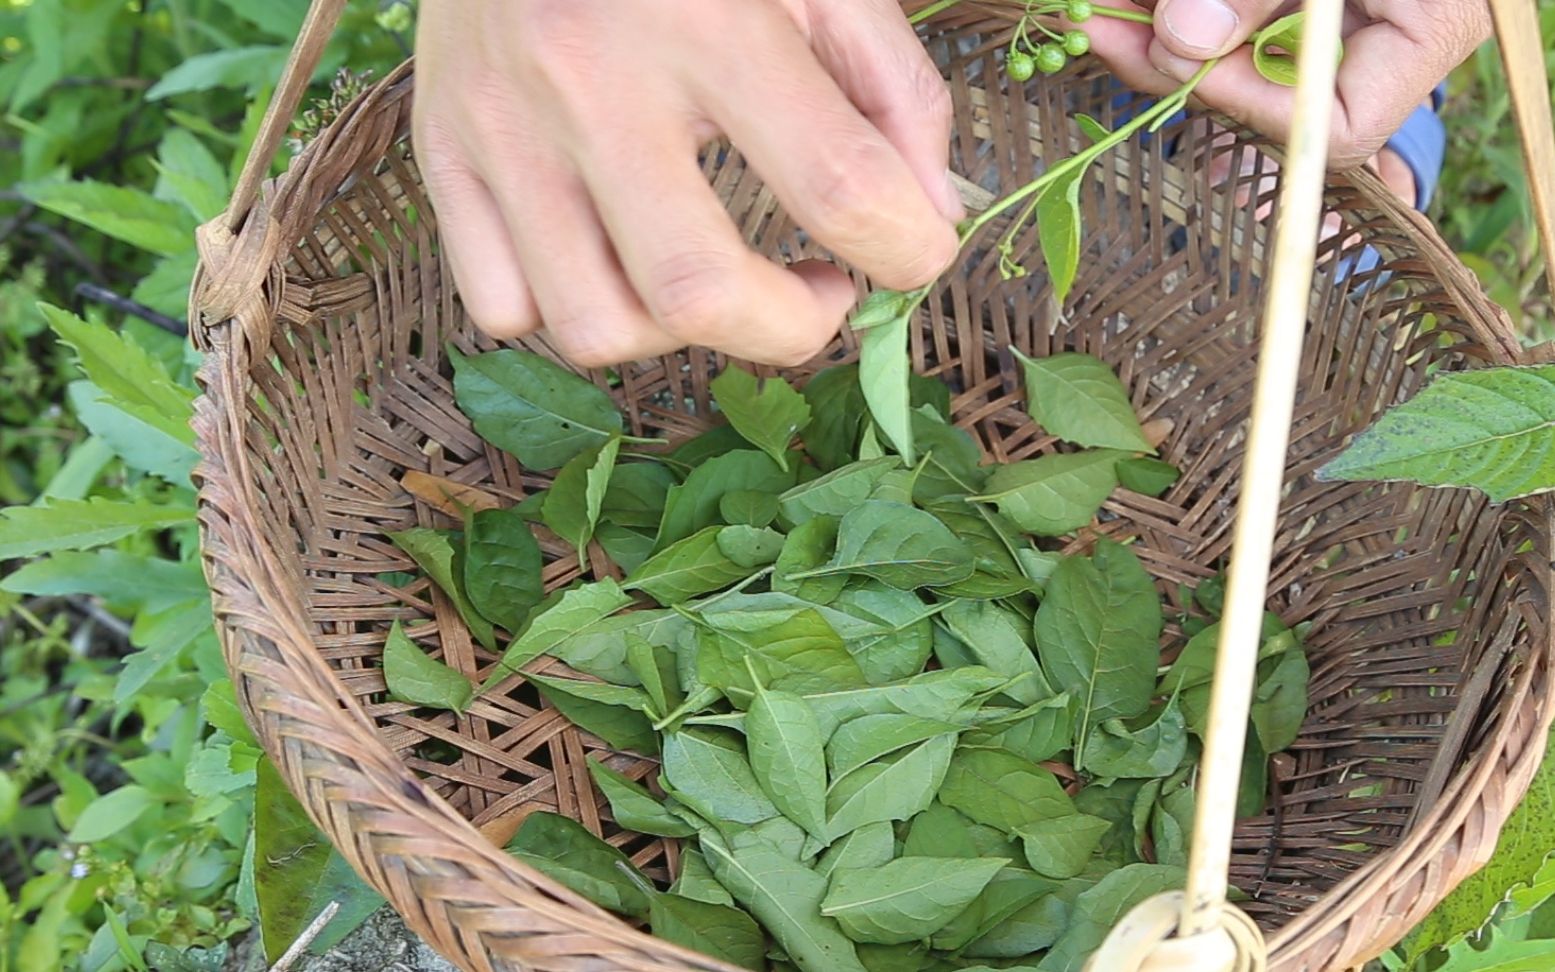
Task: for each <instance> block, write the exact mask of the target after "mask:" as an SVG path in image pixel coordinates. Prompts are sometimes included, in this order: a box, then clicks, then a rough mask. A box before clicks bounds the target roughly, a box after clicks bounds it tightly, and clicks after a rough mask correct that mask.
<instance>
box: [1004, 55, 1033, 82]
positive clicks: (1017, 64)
mask: <svg viewBox="0 0 1555 972" xmlns="http://www.w3.org/2000/svg"><path fill="white" fill-rule="evenodd" d="M1004 70H1005V72H1006V73H1008V74H1009V76H1010V80H1011V81H1030V80H1031V76H1032V75H1033V74H1036V73H1037V62H1036V61H1034V60H1033V59H1032V57H1031V55H1030V54H1027V53H1026V52H1025V51H1011V52H1010V56H1009V57H1008V58H1006V59H1005V61H1004Z"/></svg>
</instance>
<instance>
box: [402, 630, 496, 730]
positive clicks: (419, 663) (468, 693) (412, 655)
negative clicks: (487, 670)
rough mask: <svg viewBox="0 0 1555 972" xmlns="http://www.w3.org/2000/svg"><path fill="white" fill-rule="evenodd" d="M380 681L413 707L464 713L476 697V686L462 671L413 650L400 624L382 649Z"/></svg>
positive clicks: (412, 644)
mask: <svg viewBox="0 0 1555 972" xmlns="http://www.w3.org/2000/svg"><path fill="white" fill-rule="evenodd" d="M383 678H384V681H385V682H386V683H387V684H388V687H389V694H390V695H392V696H394V697H395V698H396V699H399V700H400V701H402V702H410V703H412V704H413V705H425V706H430V707H432V708H437V709H448V710H450V711H453V712H463V711H464V710H465V709H467V708H469V705H470V700H471V699H472V698H474V696H475V687H474V686H473V685H471V684H470V680H469V679H468V678H465V676H464V674H463V673H462V672H460V671H459V670H458V669H455V668H450V667H449V666H447V665H445V664H444V663H442V662H440V661H438V660H436V659H434V658H432V657H430V656H428V655H427V654H426V653H425V652H424V651H422V650H421V649H420V648H418V647H416V644H415V642H413V641H411V640H410V639H409V638H407V637H406V636H405V631H404V629H403V628H401V627H400V623H399V621H395V622H394V626H393V627H392V628H390V629H389V637H388V640H387V641H386V642H385V643H384V646H383Z"/></svg>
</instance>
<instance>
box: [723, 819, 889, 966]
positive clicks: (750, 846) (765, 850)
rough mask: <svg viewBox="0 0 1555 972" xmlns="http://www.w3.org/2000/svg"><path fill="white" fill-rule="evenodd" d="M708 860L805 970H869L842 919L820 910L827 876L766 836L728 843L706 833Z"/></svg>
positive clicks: (740, 899) (727, 884)
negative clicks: (844, 930) (841, 927)
mask: <svg viewBox="0 0 1555 972" xmlns="http://www.w3.org/2000/svg"><path fill="white" fill-rule="evenodd" d="M701 841H702V851H703V853H704V854H705V855H706V856H707V863H708V865H709V866H710V867H711V868H712V871H713V874H714V876H715V877H717V878H718V880H719V882H720V883H722V884H723V886H724V887H726V888H728V889H729V893H730V894H732V895H734V898H735V900H736V901H738V902H739V903H740V904H742V905H744V906H745V907H746V908H748V909H749V910H750V912H751V914H753V915H754V916H755V917H756V919H757V920H758V921H760V922H761V924H762V925H763V926H764V927H765V928H766V929H767V931H768V932H770V933H771V934H772V937H773V938H774V939H776V940H777V943H778V945H780V946H781V947H782V949H783V951H784V952H785V953H786V954H787V955H788V956H789V958H790V959H792V960H793V962H794V963H795V964H796V965H797V966H798V967H799V968H800V969H802V970H803V972H868V970H867V969H865V968H864V966H863V965H861V964H859V961H858V954H857V952H855V950H854V948H853V943H852V942H850V941H848V940H847V938H845V937H844V936H843V934H842V932H841V931H840V930H839V929H838V927H837V923H836V922H835V921H833V920H831V919H830V918H825V917H822V915H821V914H820V907H821V900H822V899H823V898H824V897H825V896H826V879H825V878H823V877H821V876H820V875H819V874H817V873H815V872H814V871H813V870H811V869H810V868H808V867H806V866H805V865H803V864H800V863H799V862H797V861H793V860H790V859H789V858H788V857H787V856H786V855H784V854H783V852H782V851H780V850H778V849H777V848H776V847H775V846H773V845H772V844H770V843H767V842H765V841H762V840H751V841H748V842H744V843H737V845H735V846H731V845H730V844H727V843H725V842H724V841H723V840H722V839H720V838H719V836H718V835H717V834H714V833H712V832H710V831H703V832H702V837H701Z"/></svg>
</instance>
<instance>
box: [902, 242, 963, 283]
mask: <svg viewBox="0 0 1555 972" xmlns="http://www.w3.org/2000/svg"><path fill="white" fill-rule="evenodd" d="M958 252H959V248H958V246H957V244H956V234H955V232H954V231H952V230H951V229H950V228H949V227H948V226H947V227H943V229H936V231H935V232H934V233H933V235H932V236H930V237H926V238H925V239H923V241H922V242H920V243H918V244H917V245H916V246H914V247H913V248H912V249H911V250H909V251H907V252H906V253H904V254H903V257H902V259H901V261H900V263H899V264H898V268H899V269H898V271H897V272H899V273H900V274H901V279H900V282H896V283H893V286H897V287H900V288H904V289H915V288H918V287H922V286H924V285H925V284H928V283H931V282H933V281H934V279H935V278H937V277H938V276H939V275H940V274H942V273H944V272H945V268H946V267H949V266H950V265H951V263H953V262H955V259H956V254H957V253H958Z"/></svg>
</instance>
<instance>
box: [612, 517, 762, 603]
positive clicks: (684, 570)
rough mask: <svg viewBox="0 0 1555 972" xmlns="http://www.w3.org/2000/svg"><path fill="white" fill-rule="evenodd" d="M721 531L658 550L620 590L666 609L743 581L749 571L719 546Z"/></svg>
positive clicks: (707, 531) (709, 530) (710, 530)
mask: <svg viewBox="0 0 1555 972" xmlns="http://www.w3.org/2000/svg"><path fill="white" fill-rule="evenodd" d="M724 529H726V528H725V527H719V526H710V527H707V528H706V529H704V530H701V531H700V532H698V533H695V534H692V535H691V536H689V537H687V538H685V539H684V540H679V541H677V542H675V543H673V544H671V545H670V546H668V547H666V548H664V549H663V550H660V551H659V552H658V553H656V554H654V555H653V556H652V557H649V558H648V559H647V560H646V561H644V562H643V564H642V565H641V566H639V567H638V568H637V569H636V570H635V571H633V572H632V573H631V575H630V576H628V577H627V578H626V583H625V584H624V585H622V587H623V589H625V590H628V591H631V590H640V591H642V592H643V593H645V594H647V595H648V596H649V597H651V598H653V599H654V600H655V601H658V602H659V603H660V604H666V605H668V604H680V603H682V602H684V601H688V600H690V599H691V598H693V597H696V596H697V595H698V594H706V593H707V592H708V591H716V590H719V589H721V588H724V587H728V586H729V585H730V584H733V583H734V582H735V581H738V580H744V579H745V578H746V577H749V576H750V574H751V571H752V568H749V567H741V566H740V565H739V564H737V563H735V562H734V561H733V560H731V559H729V557H728V555H726V554H725V553H724V551H723V548H722V547H721V546H720V545H719V542H718V537H719V534H720V533H722V532H723V530H724Z"/></svg>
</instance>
